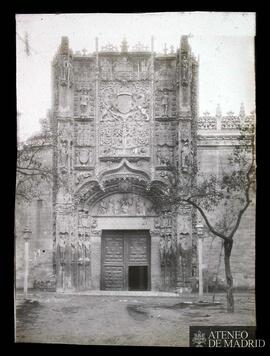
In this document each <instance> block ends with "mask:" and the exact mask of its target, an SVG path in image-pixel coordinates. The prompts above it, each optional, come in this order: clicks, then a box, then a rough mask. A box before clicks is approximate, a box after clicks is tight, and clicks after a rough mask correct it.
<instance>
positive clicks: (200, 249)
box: [196, 222, 203, 300]
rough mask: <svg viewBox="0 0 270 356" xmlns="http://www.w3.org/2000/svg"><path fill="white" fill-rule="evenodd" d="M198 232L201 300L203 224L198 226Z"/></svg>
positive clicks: (201, 290) (201, 295)
mask: <svg viewBox="0 0 270 356" xmlns="http://www.w3.org/2000/svg"><path fill="white" fill-rule="evenodd" d="M196 230H197V237H198V241H197V252H198V265H199V298H200V300H201V299H202V297H203V224H202V223H200V222H199V223H198V224H197V225H196Z"/></svg>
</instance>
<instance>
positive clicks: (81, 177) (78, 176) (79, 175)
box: [74, 171, 93, 185]
mask: <svg viewBox="0 0 270 356" xmlns="http://www.w3.org/2000/svg"><path fill="white" fill-rule="evenodd" d="M91 177H93V171H90V172H75V174H74V178H75V179H74V183H75V185H79V184H81V183H82V182H83V181H85V180H87V179H88V178H91Z"/></svg>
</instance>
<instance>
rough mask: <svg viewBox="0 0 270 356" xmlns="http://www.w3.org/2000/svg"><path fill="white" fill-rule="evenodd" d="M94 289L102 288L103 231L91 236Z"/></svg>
mask: <svg viewBox="0 0 270 356" xmlns="http://www.w3.org/2000/svg"><path fill="white" fill-rule="evenodd" d="M91 271H92V289H94V290H100V287H101V285H100V278H101V233H98V234H95V235H92V236H91Z"/></svg>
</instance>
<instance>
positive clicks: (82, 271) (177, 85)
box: [16, 36, 255, 291]
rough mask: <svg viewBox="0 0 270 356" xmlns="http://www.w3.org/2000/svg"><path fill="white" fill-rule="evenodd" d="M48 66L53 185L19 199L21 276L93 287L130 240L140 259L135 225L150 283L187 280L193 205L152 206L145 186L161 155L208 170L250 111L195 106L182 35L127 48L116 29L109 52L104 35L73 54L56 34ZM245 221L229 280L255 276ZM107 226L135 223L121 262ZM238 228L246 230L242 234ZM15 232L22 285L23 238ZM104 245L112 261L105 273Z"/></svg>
mask: <svg viewBox="0 0 270 356" xmlns="http://www.w3.org/2000/svg"><path fill="white" fill-rule="evenodd" d="M152 47H153V44H152ZM52 68H53V108H52V120H51V130H52V132H53V133H54V134H55V137H56V139H55V144H54V147H55V149H52V150H51V151H50V153H49V154H48V155H47V159H49V160H50V161H51V165H52V167H53V169H54V171H55V172H56V174H55V177H54V182H53V188H52V190H51V191H50V192H49V193H48V194H47V195H43V198H42V200H39V201H37V202H33V203H32V206H31V207H28V210H27V211H28V213H27V214H28V218H29V216H32V219H31V225H32V226H34V230H33V229H32V230H33V237H34V239H33V241H31V246H32V249H31V254H30V268H31V270H32V273H30V282H31V285H32V286H36V287H41V288H42V287H44V286H45V287H46V285H47V286H49V287H52V286H54V287H55V288H56V290H58V291H78V290H89V289H100V288H101V286H102V285H103V284H104V283H103V282H104V280H108V279H111V280H110V281H109V282H112V283H113V281H114V278H118V277H117V276H118V275H119V270H123V271H124V272H125V271H126V270H127V269H128V268H129V267H130V265H132V263H131V262H129V261H131V260H132V252H130V251H131V250H132V248H133V250H132V251H133V255H134V253H135V252H136V251H137V255H136V258H137V260H138V261H140V258H141V255H140V253H141V252H140V248H139V243H138V242H136V241H139V237H140V236H139V235H140V231H142V230H143V231H144V233H145V232H147V234H148V239H149V240H150V242H151V243H150V244H149V248H148V249H149V256H148V260H147V262H146V264H147V268H148V271H151V272H150V275H149V279H150V281H149V285H150V289H152V290H175V289H179V288H182V289H186V288H191V287H192V285H193V284H194V281H195V280H196V277H197V255H196V234H195V232H194V212H193V211H192V210H191V209H190V208H186V209H179V210H178V211H177V212H174V213H170V212H168V213H167V214H162V215H161V214H160V212H159V211H158V209H157V207H156V205H155V196H154V194H157V193H156V192H157V191H158V189H155V190H154V189H153V188H157V187H162V185H163V184H164V181H165V180H166V174H167V170H168V166H167V163H168V162H171V163H172V164H175V165H177V167H179V170H180V171H181V174H182V175H183V176H184V175H185V174H186V173H187V172H188V171H189V169H190V167H191V166H192V165H194V164H198V165H199V166H200V165H201V168H202V169H203V170H205V171H206V172H207V171H209V172H210V171H211V172H212V171H213V172H215V173H216V174H218V172H219V169H220V167H221V165H222V162H223V161H224V160H226V155H227V152H229V150H230V149H231V148H232V147H233V145H234V142H235V139H236V138H237V135H238V132H237V129H238V128H239V125H240V124H241V122H242V121H244V122H246V123H247V124H248V122H249V120H251V118H250V117H248V116H246V115H245V114H243V112H242V113H240V115H239V116H234V115H232V114H231V113H229V115H227V116H222V115H221V114H220V112H217V114H216V116H214V117H211V116H210V115H209V114H208V113H206V115H204V116H203V117H201V118H199V117H198V71H199V68H198V61H197V59H196V58H195V57H194V55H193V54H192V52H191V48H190V46H189V43H188V39H187V36H183V37H182V38H181V42H180V48H179V50H177V51H176V52H175V53H170V54H168V53H165V54H156V53H154V51H153V48H152V50H151V51H148V50H147V49H146V48H145V47H143V46H141V45H138V46H136V47H135V48H133V49H132V50H131V51H128V46H127V43H126V41H125V40H124V41H123V42H122V44H121V49H120V50H119V51H118V50H117V49H116V48H115V47H113V46H105V47H102V48H101V50H99V48H98V43H96V51H95V53H93V54H88V55H86V54H85V53H84V54H80V53H75V54H73V52H72V50H71V49H70V48H69V42H68V39H67V38H65V37H63V38H62V42H61V45H60V47H59V49H58V52H57V54H56V56H55V58H54V60H53V65H52ZM242 111H243V110H242ZM241 120H242V121H241ZM197 133H198V134H199V135H198V136H197ZM153 192H155V193H153ZM35 204H36V205H35ZM31 214H32V215H31ZM249 214H251V216H254V214H252V212H251V213H249ZM16 216H18V220H20V221H18V223H17V224H16V225H17V227H18V229H19V227H20V226H22V225H23V223H24V222H25V221H26V217H25V216H23V214H22V213H21V208H20V211H19V212H18V213H17V214H16ZM245 221H246V220H245V219H244V220H243V224H242V225H243V227H242V228H241V229H240V232H239V235H240V236H239V245H241V244H242V245H244V246H247V249H248V251H250V252H248V253H247V254H246V256H247V258H248V259H249V264H248V266H247V265H246V263H245V260H244V259H243V261H240V258H239V259H238V255H237V253H238V252H237V248H236V249H235V251H234V253H235V257H234V256H233V268H235V269H236V270H237V277H236V285H237V283H238V282H237V281H239V283H238V284H239V285H242V284H243V286H244V285H245V284H247V283H245V282H246V281H247V280H248V285H249V286H253V285H254V261H255V259H254V258H253V256H254V244H253V243H254V225H253V224H252V223H250V221H249V224H251V225H245ZM247 226H248V228H247ZM108 231H109V232H110V231H113V232H117V231H119V232H124V231H126V232H127V231H132V232H136V231H137V232H138V239H137V240H136V239H135V238H134V239H135V240H134V241H135V242H134V243H135V245H134V246H132V244H131V243H130V241H131V239H128V238H127V239H123V241H126V242H124V245H125V246H126V245H127V247H125V251H124V252H123V259H124V260H125V261H126V262H121V263H122V264H121V263H120V262H119V263H120V264H119V265H117V263H116V262H115V261H119V258H120V257H121V256H120V257H119V256H118V255H119V251H118V252H117V251H116V250H115V249H114V248H113V247H112V249H111V251H109V252H108V251H107V252H106V251H104V250H103V249H102V241H103V240H102V239H103V238H104V232H108ZM241 231H246V233H244V234H243V236H242V233H241ZM17 235H18V237H17V243H16V248H17V258H16V261H17V286H18V287H20V286H21V283H22V282H21V281H22V279H21V276H22V275H21V273H20V272H21V268H22V265H23V264H22V257H21V255H22V251H23V249H22V239H21V238H20V237H19V235H20V233H19V232H18V233H17ZM237 238H238V237H237ZM240 240H241V242H240ZM115 241H116V240H115ZM121 241H122V240H121ZM121 241H120V242H121ZM209 241H210V239H208V240H206V241H205V254H206V260H211V262H210V264H209V265H208V266H207V270H209V271H212V272H213V273H215V269H216V265H217V258H218V255H219V254H218V253H217V252H216V251H217V250H218V249H219V247H218V246H219V245H218V243H220V241H215V243H216V245H215V246H214V247H213V246H211V247H210V246H209ZM121 243H122V242H121ZM124 245H123V246H124ZM212 245H213V244H212ZM242 245H241V246H242ZM241 246H240V247H239V248H241ZM108 248H110V247H108ZM130 249H131V250H130ZM176 249H177V251H181V253H180V255H179V254H178V253H176ZM134 251H135V252H134ZM106 253H107V255H106ZM104 254H105V262H104ZM211 254H213V256H214V257H213V258H211ZM106 256H107V257H108V256H110V258H111V261H112V262H111V263H112V264H113V265H112V266H113V268H111V270H110V271H109V272H108V273H107V275H106V272H104V270H106V268H105V267H106V266H105V265H106ZM125 256H128V257H125ZM118 257H119V258H118ZM117 258H118V260H117ZM134 258H135V257H134ZM243 258H244V256H243ZM137 264H138V265H140V262H138V263H137ZM116 265H117V266H116ZM104 266H105V267H104ZM115 266H116V267H118V270H117V272H115V275H114V274H113V271H114V270H116V269H115ZM132 266H133V265H132ZM238 267H240V268H238ZM104 273H105V274H104ZM117 273H118V275H117ZM125 273H127V272H125ZM245 276H246V277H245ZM123 278H124V277H123ZM123 285H125V287H123V288H124V289H128V284H125V283H124V284H123ZM52 288H53V287H52ZM112 288H113V287H112Z"/></svg>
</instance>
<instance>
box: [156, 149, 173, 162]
mask: <svg viewBox="0 0 270 356" xmlns="http://www.w3.org/2000/svg"><path fill="white" fill-rule="evenodd" d="M157 160H158V164H159V165H161V166H164V165H166V164H167V163H169V162H170V157H169V152H168V150H165V151H164V150H161V149H160V148H159V149H158V150H157Z"/></svg>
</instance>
